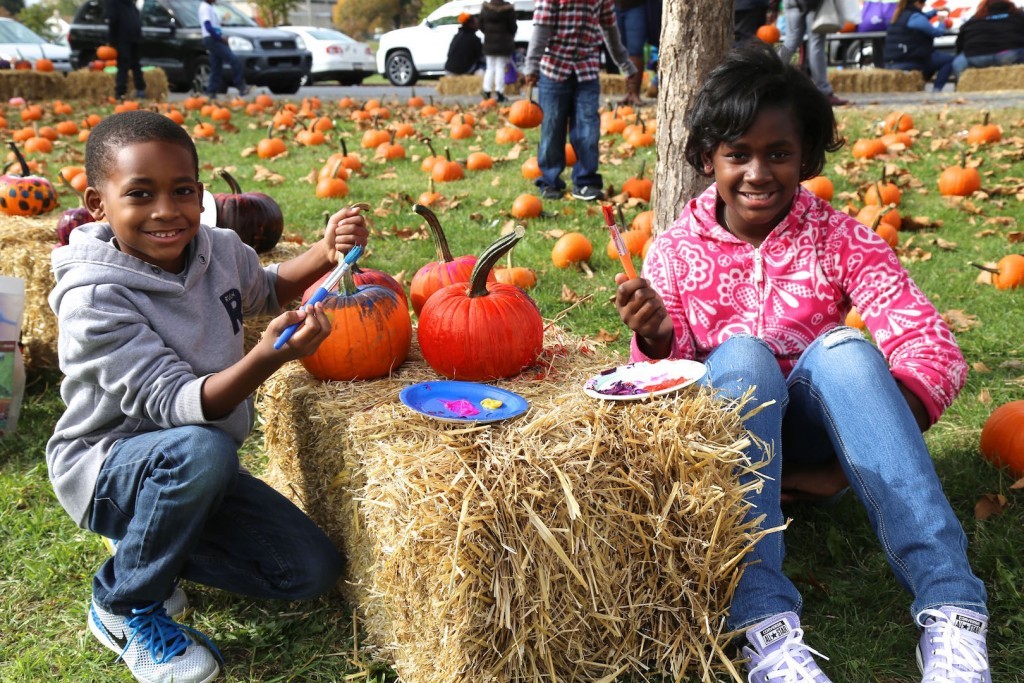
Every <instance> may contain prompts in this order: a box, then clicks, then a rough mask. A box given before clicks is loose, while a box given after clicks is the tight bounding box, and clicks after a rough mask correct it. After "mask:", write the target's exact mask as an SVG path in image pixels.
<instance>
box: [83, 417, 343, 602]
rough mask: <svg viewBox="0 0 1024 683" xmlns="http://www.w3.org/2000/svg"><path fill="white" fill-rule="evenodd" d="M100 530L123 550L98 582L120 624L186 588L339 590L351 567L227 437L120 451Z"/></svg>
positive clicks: (101, 494) (189, 431)
mask: <svg viewBox="0 0 1024 683" xmlns="http://www.w3.org/2000/svg"><path fill="white" fill-rule="evenodd" d="M89 526H90V528H91V529H92V530H93V531H95V532H97V533H99V534H102V535H104V536H107V537H108V538H112V539H115V540H117V541H118V543H117V552H116V554H115V555H114V556H113V557H111V558H109V559H108V560H106V561H105V562H104V563H103V566H101V567H100V569H99V571H97V572H96V575H95V577H93V599H94V600H95V601H96V603H97V604H99V605H100V607H102V608H104V609H106V610H109V611H111V612H114V613H116V614H125V615H127V614H130V613H131V610H132V608H138V607H141V606H144V605H148V604H151V603H153V602H159V601H162V600H165V599H166V598H167V597H168V596H169V595H170V594H171V592H172V591H173V590H174V583H175V581H177V580H178V579H179V578H183V579H187V580H189V581H195V582H197V583H202V584H206V585H209V586H214V587H216V588H222V589H224V590H228V591H233V592H236V593H242V594H245V595H249V596H253V597H260V598H280V599H284V600H299V599H306V598H312V597H316V596H317V595H320V594H322V593H325V592H327V591H328V590H330V589H331V588H332V587H333V586H334V584H335V582H336V581H337V580H338V577H339V575H340V574H341V567H342V560H341V557H340V555H339V554H338V551H337V549H335V547H334V545H333V544H332V543H331V541H330V540H329V539H328V538H327V536H326V535H325V534H324V533H323V532H322V531H321V530H320V529H319V528H318V527H317V526H316V525H315V524H314V523H313V521H312V520H311V519H309V517H307V516H306V515H305V514H304V513H303V512H302V511H301V510H299V509H298V508H297V507H295V505H293V504H292V503H291V502H290V501H289V500H288V499H286V498H285V497H284V496H282V495H281V494H279V493H278V492H277V491H275V490H274V489H272V488H271V487H270V486H268V485H267V484H265V483H264V482H262V481H260V480H259V479H257V478H255V477H253V476H252V475H250V474H248V473H246V472H244V471H243V470H241V468H240V466H239V462H238V447H237V445H236V444H235V442H234V440H233V439H231V437H229V436H228V435H227V434H226V433H225V432H223V431H221V430H219V429H216V428H214V427H209V426H202V425H193V426H186V427H175V428H172V429H165V430H161V431H155V432H149V433H147V434H142V435H140V436H136V437H132V438H130V439H124V440H122V441H119V442H118V443H117V444H115V446H114V448H113V450H112V451H111V453H110V455H109V456H108V457H107V460H106V462H104V464H103V468H102V470H101V471H100V476H99V479H98V481H97V482H96V490H95V499H94V501H93V507H92V513H91V518H90V524H89Z"/></svg>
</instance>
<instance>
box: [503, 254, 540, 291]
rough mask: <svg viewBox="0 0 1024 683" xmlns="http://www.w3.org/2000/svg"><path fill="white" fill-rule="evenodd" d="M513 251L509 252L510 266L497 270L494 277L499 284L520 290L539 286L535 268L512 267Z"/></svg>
mask: <svg viewBox="0 0 1024 683" xmlns="http://www.w3.org/2000/svg"><path fill="white" fill-rule="evenodd" d="M512 251H513V250H511V249H510V250H509V252H508V256H507V259H508V265H507V266H505V267H504V268H495V269H494V277H495V279H496V280H497V281H498V282H502V283H504V284H506V285H515V286H516V287H519V288H520V289H533V288H534V286H536V284H537V272H536V271H535V270H534V269H533V268H524V267H523V266H513V265H512Z"/></svg>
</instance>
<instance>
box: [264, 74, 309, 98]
mask: <svg viewBox="0 0 1024 683" xmlns="http://www.w3.org/2000/svg"><path fill="white" fill-rule="evenodd" d="M267 87H268V88H270V92H272V93H274V94H275V95H294V94H295V93H297V92H299V88H301V87H302V79H301V78H296V79H295V80H292V81H274V82H273V83H268V84H267Z"/></svg>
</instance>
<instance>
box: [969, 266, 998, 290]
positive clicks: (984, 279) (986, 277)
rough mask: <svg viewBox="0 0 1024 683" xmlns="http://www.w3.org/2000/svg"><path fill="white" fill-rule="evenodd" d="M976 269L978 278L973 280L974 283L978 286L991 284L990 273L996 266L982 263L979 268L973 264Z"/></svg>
mask: <svg viewBox="0 0 1024 683" xmlns="http://www.w3.org/2000/svg"><path fill="white" fill-rule="evenodd" d="M974 266H975V267H976V268H978V269H979V270H978V277H976V278H974V281H975V282H976V283H977V284H979V285H991V284H992V275H993V274H994V273H993V272H992V271H993V270H995V269H996V264H995V263H994V262H992V261H989V262H988V263H982V264H981V266H978V264H974Z"/></svg>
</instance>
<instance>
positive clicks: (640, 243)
mask: <svg viewBox="0 0 1024 683" xmlns="http://www.w3.org/2000/svg"><path fill="white" fill-rule="evenodd" d="M620 234H621V235H622V242H623V243H624V244H625V245H626V249H628V250H629V253H630V254H631V255H632V256H640V254H641V253H643V250H644V243H645V242H647V240H648V239H649V238H650V235H648V234H647V233H645V232H641V231H639V230H623V231H622V232H621V233H620ZM605 253H606V254H608V258H610V259H611V260H612V261H618V260H619V251H618V250H617V249H616V248H615V242H614V241H613V240H612V239H611V238H608V246H607V247H606V248H605Z"/></svg>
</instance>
